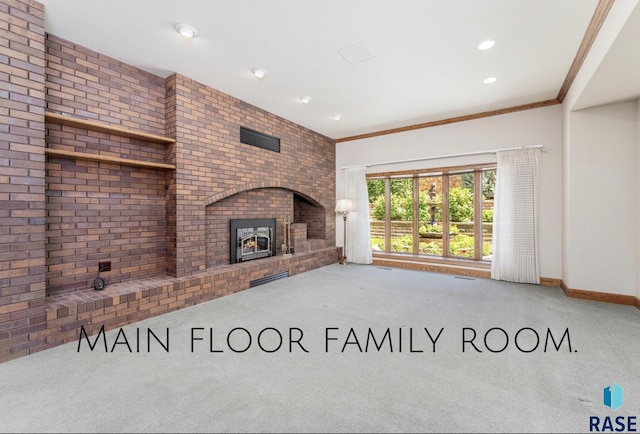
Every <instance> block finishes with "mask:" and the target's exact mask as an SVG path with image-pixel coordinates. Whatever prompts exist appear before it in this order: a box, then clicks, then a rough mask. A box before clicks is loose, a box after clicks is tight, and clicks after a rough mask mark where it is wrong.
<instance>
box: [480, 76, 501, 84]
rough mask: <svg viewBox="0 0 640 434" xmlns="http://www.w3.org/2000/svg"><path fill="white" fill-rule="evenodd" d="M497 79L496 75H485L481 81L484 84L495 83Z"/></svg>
mask: <svg viewBox="0 0 640 434" xmlns="http://www.w3.org/2000/svg"><path fill="white" fill-rule="evenodd" d="M497 79H498V78H497V77H487V78H485V79H484V81H483V82H484V84H491V83H495V82H496V80H497Z"/></svg>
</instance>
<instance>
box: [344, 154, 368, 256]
mask: <svg viewBox="0 0 640 434" xmlns="http://www.w3.org/2000/svg"><path fill="white" fill-rule="evenodd" d="M366 172H367V168H366V167H365V166H360V167H354V168H349V169H345V177H346V183H347V185H346V197H347V198H348V199H351V206H352V211H351V212H350V213H349V216H348V217H347V251H346V254H347V261H348V262H354V263H356V264H371V262H372V256H371V231H370V228H369V191H368V189H367V177H366Z"/></svg>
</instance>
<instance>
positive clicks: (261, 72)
mask: <svg viewBox="0 0 640 434" xmlns="http://www.w3.org/2000/svg"><path fill="white" fill-rule="evenodd" d="M251 72H252V73H253V75H255V76H256V77H258V78H264V76H265V75H267V71H265V70H264V69H262V68H253V69H252V70H251Z"/></svg>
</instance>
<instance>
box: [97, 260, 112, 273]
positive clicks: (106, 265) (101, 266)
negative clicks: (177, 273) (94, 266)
mask: <svg viewBox="0 0 640 434" xmlns="http://www.w3.org/2000/svg"><path fill="white" fill-rule="evenodd" d="M98 271H111V261H105V262H98Z"/></svg>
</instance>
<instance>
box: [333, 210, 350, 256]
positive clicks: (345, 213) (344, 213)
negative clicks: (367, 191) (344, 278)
mask: <svg viewBox="0 0 640 434" xmlns="http://www.w3.org/2000/svg"><path fill="white" fill-rule="evenodd" d="M352 206H353V205H352V204H351V200H349V199H338V200H337V201H336V213H342V221H343V225H344V231H343V241H342V258H340V264H341V265H347V216H348V215H349V211H351V210H352Z"/></svg>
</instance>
